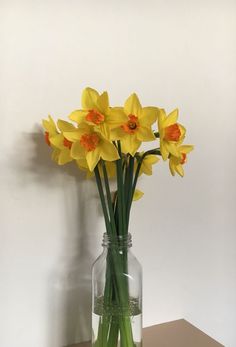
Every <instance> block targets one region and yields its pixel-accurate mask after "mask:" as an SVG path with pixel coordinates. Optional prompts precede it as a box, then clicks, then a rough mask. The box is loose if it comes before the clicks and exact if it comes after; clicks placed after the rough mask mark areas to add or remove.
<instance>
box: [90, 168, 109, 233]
mask: <svg viewBox="0 0 236 347" xmlns="http://www.w3.org/2000/svg"><path fill="white" fill-rule="evenodd" d="M94 173H95V177H96V182H97V187H98V192H99V196H100V200H101V204H102V209H103V214H104V219H105V224H106V229H107V232H108V233H109V232H110V230H111V225H110V221H109V216H108V213H107V206H106V201H105V196H104V192H103V187H102V181H101V177H100V173H99V169H98V167H97V166H96V167H95V169H94Z"/></svg>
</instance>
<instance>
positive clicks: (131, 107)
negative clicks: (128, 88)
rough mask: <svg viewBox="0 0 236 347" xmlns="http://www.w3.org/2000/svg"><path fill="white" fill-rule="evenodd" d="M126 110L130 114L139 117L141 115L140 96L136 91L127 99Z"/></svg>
mask: <svg viewBox="0 0 236 347" xmlns="http://www.w3.org/2000/svg"><path fill="white" fill-rule="evenodd" d="M124 111H125V113H126V114H127V116H129V115H130V114H132V115H134V116H136V117H139V116H141V112H142V106H141V104H140V102H139V98H138V96H137V95H136V94H135V93H134V94H132V95H130V97H129V98H128V99H127V100H126V102H125V105H124Z"/></svg>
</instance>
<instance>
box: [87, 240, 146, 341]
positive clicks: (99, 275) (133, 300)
mask: <svg viewBox="0 0 236 347" xmlns="http://www.w3.org/2000/svg"><path fill="white" fill-rule="evenodd" d="M102 245H103V252H102V254H101V255H100V256H99V257H98V258H97V260H96V261H95V263H94V264H93V269H92V286H93V288H92V295H93V297H92V346H93V347H118V346H119V347H141V346H142V268H141V265H140V263H139V262H138V260H137V259H136V258H135V256H134V255H133V254H132V252H131V251H130V248H131V246H132V240H131V234H126V235H119V236H118V235H116V236H112V237H111V236H110V235H108V234H107V233H105V234H104V237H103V244H102Z"/></svg>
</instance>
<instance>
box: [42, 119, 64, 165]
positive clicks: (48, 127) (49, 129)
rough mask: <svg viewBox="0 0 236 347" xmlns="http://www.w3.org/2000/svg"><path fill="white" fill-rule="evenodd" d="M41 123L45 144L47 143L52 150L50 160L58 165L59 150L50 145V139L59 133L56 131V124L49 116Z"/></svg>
mask: <svg viewBox="0 0 236 347" xmlns="http://www.w3.org/2000/svg"><path fill="white" fill-rule="evenodd" d="M42 123H43V127H44V130H45V133H44V139H45V142H46V143H47V145H48V146H50V147H51V148H52V160H53V161H55V162H56V163H58V158H59V155H60V150H59V149H58V148H56V147H55V146H54V145H53V144H52V143H51V139H52V138H53V137H54V136H56V135H58V134H59V131H58V130H57V127H56V124H55V122H54V120H53V119H52V117H51V116H50V115H49V116H48V119H43V121H42Z"/></svg>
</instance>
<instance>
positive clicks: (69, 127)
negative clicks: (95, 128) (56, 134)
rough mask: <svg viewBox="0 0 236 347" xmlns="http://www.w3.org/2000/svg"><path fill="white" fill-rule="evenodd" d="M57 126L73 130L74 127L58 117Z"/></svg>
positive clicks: (65, 129) (61, 128) (63, 129)
mask: <svg viewBox="0 0 236 347" xmlns="http://www.w3.org/2000/svg"><path fill="white" fill-rule="evenodd" d="M57 126H58V128H59V129H60V130H61V131H74V130H76V128H75V127H74V125H73V124H71V123H69V122H66V121H64V120H62V119H58V121H57Z"/></svg>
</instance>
